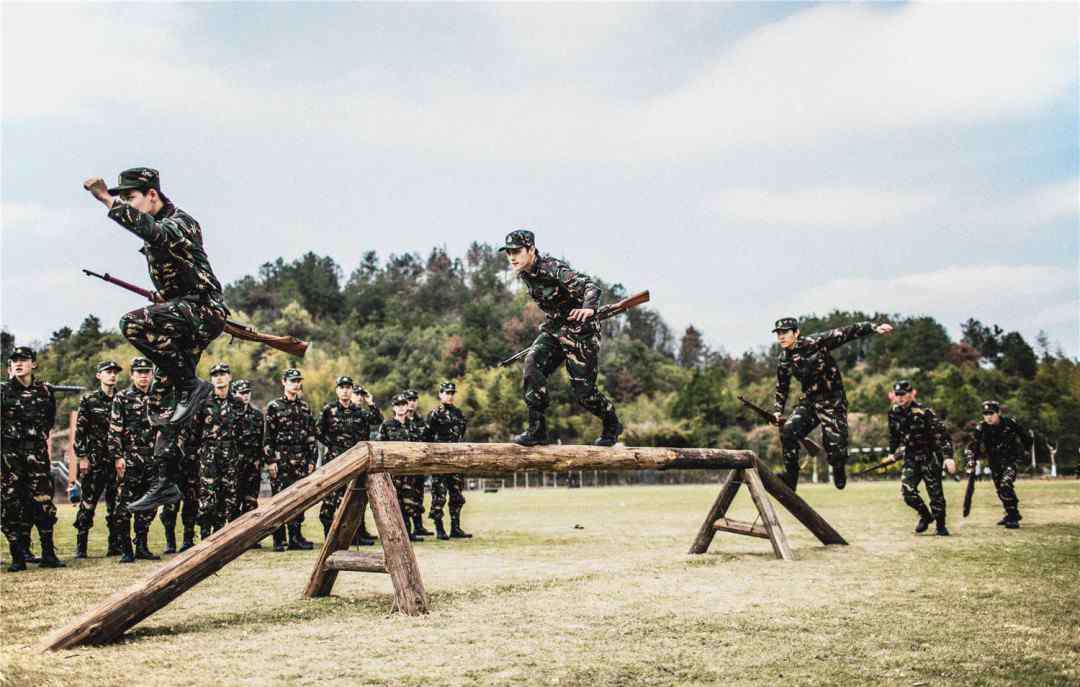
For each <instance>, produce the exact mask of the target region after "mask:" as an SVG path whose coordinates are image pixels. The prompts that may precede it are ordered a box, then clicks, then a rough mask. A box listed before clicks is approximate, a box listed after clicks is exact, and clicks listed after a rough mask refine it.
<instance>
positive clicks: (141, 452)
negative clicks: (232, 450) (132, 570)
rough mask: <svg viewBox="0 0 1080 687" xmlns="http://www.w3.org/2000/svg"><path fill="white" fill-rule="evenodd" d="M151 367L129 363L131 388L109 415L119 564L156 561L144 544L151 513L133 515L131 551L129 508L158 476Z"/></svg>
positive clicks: (143, 362)
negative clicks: (152, 422) (115, 493)
mask: <svg viewBox="0 0 1080 687" xmlns="http://www.w3.org/2000/svg"><path fill="white" fill-rule="evenodd" d="M153 376H154V364H153V363H151V362H150V361H149V360H148V359H146V358H141V357H140V358H134V359H133V360H132V361H131V386H130V387H128V388H127V389H124V390H123V391H121V392H120V393H118V394H116V398H114V399H113V404H112V411H111V412H110V414H109V455H110V456H113V457H114V459H115V460H116V476H117V477H118V478H119V483H118V487H117V497H116V529H117V537H118V538H119V540H120V547H121V550H122V551H123V556H121V557H120V562H121V563H134V562H135V559H136V558H138V559H140V560H147V561H156V560H160V556H155V555H154V554H153V553H152V552H151V551H150V548H149V546H148V545H147V542H146V537H147V535H148V534H149V532H150V523H152V522H153V521H154V511H155V509H151V510H149V511H145V510H140V511H134V520H135V550H134V552H133V551H132V548H131V520H132V514H133V511H132V509H131V507H130V506H131V504H132V503H133V502H134V501H136V500H137V499H139V498H141V497H142V496H143V495H144V494H146V492H147V491H148V490H149V489H150V487H151V486H152V485H153V483H154V477H155V475H157V474H158V469H157V465H156V464H155V459H154V443H155V440H156V437H157V434H158V431H157V429H156V428H155V427H154V426H153V425H152V424H150V416H149V411H150V382H151V380H152V379H153Z"/></svg>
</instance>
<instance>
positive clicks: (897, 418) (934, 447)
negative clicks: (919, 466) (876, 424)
mask: <svg viewBox="0 0 1080 687" xmlns="http://www.w3.org/2000/svg"><path fill="white" fill-rule="evenodd" d="M901 447H903V449H904V458H905V459H910V460H925V459H926V458H927V457H929V456H931V455H934V454H936V455H939V456H941V457H943V458H950V457H952V453H953V445H952V439H951V438H950V437H949V431H948V430H947V429H946V428H945V425H944V424H943V423H942V422H941V420H939V419H938V418H937V416H936V415H934V411H933V410H931V409H930V408H928V407H926V406H924V405H923V404H921V403H919V402H918V401H912V402H911V403H910V404H908V407H906V408H905V407H903V406H901V405H899V404H897V405H894V406H893V407H892V408H891V409H890V410H889V452H890V453H896V451H897V450H898V449H900V448H901Z"/></svg>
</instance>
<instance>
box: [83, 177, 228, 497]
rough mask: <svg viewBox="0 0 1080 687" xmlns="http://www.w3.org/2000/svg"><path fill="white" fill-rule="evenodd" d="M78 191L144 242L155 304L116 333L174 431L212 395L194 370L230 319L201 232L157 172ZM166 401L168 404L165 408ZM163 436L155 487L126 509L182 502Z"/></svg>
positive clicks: (96, 182) (170, 440)
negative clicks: (138, 360)
mask: <svg viewBox="0 0 1080 687" xmlns="http://www.w3.org/2000/svg"><path fill="white" fill-rule="evenodd" d="M83 187H84V188H86V190H88V191H89V192H90V193H91V194H92V195H93V196H94V197H95V198H96V199H98V200H99V201H101V203H102V204H104V205H105V207H107V208H108V209H109V217H110V218H111V219H112V220H114V221H115V222H116V223H117V224H119V225H120V226H122V227H123V228H124V229H127V230H128V231H130V232H131V233H132V234H134V235H135V236H137V237H139V238H140V239H142V241H143V247H142V249H141V251H140V252H142V253H143V254H144V255H145V256H146V261H147V265H148V267H149V270H150V278H151V280H152V281H153V283H154V288H155V289H156V292H155V294H154V296H155V297H154V304H153V305H150V306H147V307H145V308H139V309H138V310H134V311H132V312H129V313H128V314H126V315H124V316H123V317H122V318H121V319H120V331H121V332H122V333H123V334H124V337H125V338H126V339H127V340H128V341H129V342H131V344H132V345H133V346H134V347H135V348H137V349H138V350H139V351H140V352H141V353H142V354H143V355H144V356H146V357H147V358H149V359H150V360H151V361H153V362H154V363H155V365H156V366H157V379H156V380H155V382H154V398H153V403H152V409H151V410H152V412H153V413H154V415H155V421H156V422H165V421H166V414H167V415H168V419H167V421H168V422H170V423H172V424H173V425H177V424H180V423H182V422H185V421H186V420H188V419H189V418H190V416H191V414H192V412H193V411H194V409H195V408H196V407H197V406H198V405H199V404H200V403H201V402H202V401H203V400H204V399H205V398H206V397H207V396H208V395H209V393H210V385H209V384H207V383H206V382H204V381H202V380H200V379H199V378H198V377H197V376H196V374H195V368H196V366H197V365H198V364H199V357H200V356H201V355H202V352H203V350H205V349H206V347H207V345H209V343H210V342H211V341H213V340H214V339H215V338H217V336H218V335H219V334H221V332H222V330H223V328H224V326H225V319H226V317H228V314H229V311H228V309H227V308H226V307H225V302H224V300H223V298H222V290H221V283H220V282H219V281H218V278H217V277H216V276H215V275H214V271H213V269H212V268H211V267H210V261H209V259H208V258H207V256H206V251H205V249H204V248H203V235H202V228H201V227H200V226H199V223H198V222H196V221H195V219H194V218H193V217H192V216H191V215H189V214H187V213H186V212H184V211H183V210H180V209H179V208H177V207H176V206H175V205H173V203H172V201H170V200H169V199H168V198H167V197H166V196H165V194H163V193H162V192H161V181H160V177H159V175H158V172H157V170H155V169H150V168H147V167H137V168H134V169H129V170H125V171H124V172H121V173H120V182H119V184H118V185H117V186H115V187H113V188H106V185H105V182H104V181H103V180H102V179H101V178H100V177H91V178H90V179H87V180H86V181H85V182H84V183H83ZM166 397H173V398H172V399H171V402H169V403H166ZM163 411H165V412H163ZM164 433H165V436H164V437H163V441H162V443H161V446H162V453H163V455H162V460H160V461H159V463H160V465H159V469H160V471H161V472H160V474H159V475H158V479H157V481H156V482H155V483H154V484H153V485H152V487H151V488H150V489H149V490H148V491H147V493H146V494H145V495H144V497H143V499H142V500H141V501H140V502H138V503H132V504H129V508H130V509H133V510H143V509H152V508H154V507H156V506H158V505H163V504H166V503H175V502H176V501H179V500H180V498H181V492H180V489H179V488H178V487H177V485H176V482H177V481H179V478H180V475H179V472H180V470H179V465H178V464H177V459H178V458H179V456H178V454H177V453H176V452H175V451H171V450H169V447H170V446H173V445H175V442H176V441H178V438H177V437H176V436H175V435H176V434H177V429H176V428H175V427H167V428H166V429H165V431H164Z"/></svg>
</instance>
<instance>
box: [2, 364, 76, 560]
mask: <svg viewBox="0 0 1080 687" xmlns="http://www.w3.org/2000/svg"><path fill="white" fill-rule="evenodd" d="M9 361H10V370H9V372H10V377H9V378H8V379H7V380H5V381H3V382H0V432H2V433H3V436H2V442H0V443H2V446H0V453H2V455H3V470H2V471H0V509H2V510H3V524H2V529H3V532H4V536H5V537H7V540H8V546H9V547H10V549H11V564H10V565H9V566H8V569H7V570H8V572H19V571H21V570H26V563H27V562H28V561H29V560H30V558H29V548H30V527H31V525H36V526H37V528H38V534H39V535H40V536H41V558H40V560H39V561H38V563H39V564H40V565H41V566H42V567H45V568H62V567H64V564H63V563H62V562H61V561H60V559H59V558H57V557H56V548H55V546H54V544H53V527H54V526H55V525H56V505H55V504H54V503H53V482H52V468H51V463H50V461H49V449H48V439H49V432H50V431H51V430H52V426H53V424H54V423H55V422H56V399H55V397H54V396H53V391H52V388H51V387H50V386H49V385H48V384H46V383H45V382H42V381H39V380H36V379H34V368H36V367H37V354H36V353H35V352H34V351H33V349H31V348H29V347H27V346H17V347H15V348H14V349H13V350H12V352H11V355H10V356H9ZM31 562H32V561H31Z"/></svg>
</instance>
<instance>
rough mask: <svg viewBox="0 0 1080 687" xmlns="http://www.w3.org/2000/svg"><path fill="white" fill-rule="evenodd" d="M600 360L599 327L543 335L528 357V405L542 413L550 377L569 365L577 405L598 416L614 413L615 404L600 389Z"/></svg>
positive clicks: (525, 384)
mask: <svg viewBox="0 0 1080 687" xmlns="http://www.w3.org/2000/svg"><path fill="white" fill-rule="evenodd" d="M599 357H600V332H599V331H598V330H597V329H596V328H595V327H588V326H586V327H584V328H583V330H582V331H581V332H575V331H572V330H570V329H569V328H567V327H563V328H561V329H560V330H559V331H558V334H557V335H556V334H552V333H549V332H541V333H540V336H538V337H536V340H535V341H533V344H532V348H531V349H530V350H529V354H528V355H527V356H525V370H524V378H523V380H522V391H523V393H524V395H525V405H527V406H528V407H529V409H530V410H536V411H541V412H542V411H544V410H545V409H546V408H547V405H548V389H547V378H548V377H550V376H551V374H552V373H553V372H555V370H557V369H559V366H560V365H562V364H564V363H565V364H566V372H567V374H569V375H570V388H571V389H572V390H573V392H574V398H575V399H577V402H578V403H580V404H581V406H582V407H583V408H585V410H588V411H589V412H590V413H592V414H593V415H596V416H597V417H603V416H604V415H606V414H608V413H612V412H614V411H615V406H614V404H612V402H611V401H610V400H608V398H607V397H606V396H604V394H602V393H600V390H599V389H597V388H596V375H597V373H598V371H599V369H598V366H599Z"/></svg>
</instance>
